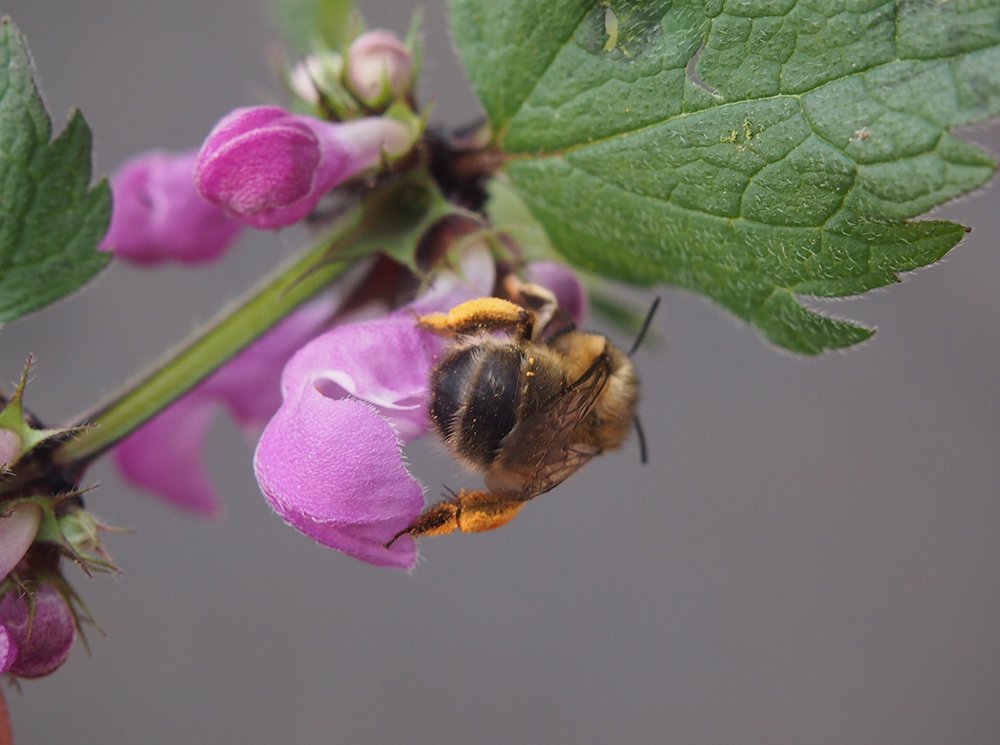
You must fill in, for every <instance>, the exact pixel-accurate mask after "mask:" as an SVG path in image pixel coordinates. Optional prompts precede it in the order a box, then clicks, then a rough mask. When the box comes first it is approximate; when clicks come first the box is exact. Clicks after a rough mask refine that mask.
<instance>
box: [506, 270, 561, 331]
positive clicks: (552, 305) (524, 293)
mask: <svg viewBox="0 0 1000 745" xmlns="http://www.w3.org/2000/svg"><path fill="white" fill-rule="evenodd" d="M503 289H504V292H505V293H506V294H507V297H509V298H510V299H511V300H513V301H514V302H515V303H517V304H518V305H520V306H521V307H523V308H527V309H528V310H530V311H532V312H533V313H534V314H535V329H536V330H539V331H544V330H545V328H546V327H547V326H548V325H549V323H550V322H551V321H552V319H553V317H554V316H555V314H556V312H557V311H558V310H559V301H558V300H557V299H556V296H555V293H553V292H552V290H549V289H548V288H546V287H542V286H541V285H538V284H535V283H534V282H523V281H522V280H521V279H519V278H518V276H517V275H516V274H509V275H507V277H506V279H504V281H503Z"/></svg>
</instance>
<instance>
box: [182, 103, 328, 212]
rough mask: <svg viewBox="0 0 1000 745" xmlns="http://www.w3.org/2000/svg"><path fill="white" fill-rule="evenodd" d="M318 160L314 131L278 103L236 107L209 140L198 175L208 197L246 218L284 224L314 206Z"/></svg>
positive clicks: (200, 189)
mask: <svg viewBox="0 0 1000 745" xmlns="http://www.w3.org/2000/svg"><path fill="white" fill-rule="evenodd" d="M319 163H320V144H319V141H318V139H317V138H316V135H315V134H313V132H312V130H310V129H309V127H307V126H305V125H304V124H303V123H301V122H299V121H297V120H296V119H295V118H294V117H291V116H289V115H288V114H286V113H285V112H284V111H282V110H281V109H277V108H274V107H259V108H250V109H237V110H236V111H234V112H233V113H232V114H230V115H229V116H227V117H226V118H225V119H223V120H222V121H221V122H219V124H218V125H217V126H216V128H215V129H214V130H213V131H212V133H211V134H210V135H209V136H208V139H207V140H206V141H205V145H204V146H203V147H202V151H201V153H200V154H199V157H198V165H197V169H196V172H195V180H196V183H197V186H198V190H199V191H200V192H201V193H202V195H204V197H205V198H206V199H208V200H209V201H210V202H212V203H213V204H216V205H218V206H219V207H222V208H223V209H225V210H226V211H228V212H229V213H230V214H232V215H234V216H235V217H238V218H240V219H241V220H243V221H244V222H247V223H249V224H251V225H254V226H256V227H259V228H271V227H280V226H282V225H290V224H291V223H293V222H295V221H296V220H298V219H301V218H302V217H305V215H307V214H309V212H310V210H311V209H312V208H313V207H315V205H316V202H318V200H319V196H317V197H316V200H315V201H313V200H312V199H310V197H311V195H312V192H313V186H314V181H315V175H316V170H317V168H318V167H319ZM279 216H280V217H279Z"/></svg>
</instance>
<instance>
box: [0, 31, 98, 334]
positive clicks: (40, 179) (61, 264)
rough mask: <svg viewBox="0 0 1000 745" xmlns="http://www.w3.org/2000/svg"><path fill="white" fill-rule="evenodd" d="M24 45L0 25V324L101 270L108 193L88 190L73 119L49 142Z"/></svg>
mask: <svg viewBox="0 0 1000 745" xmlns="http://www.w3.org/2000/svg"><path fill="white" fill-rule="evenodd" d="M51 137H52V123H51V121H50V119H49V115H48V113H46V111H45V107H44V105H43V104H42V100H41V98H40V96H39V95H38V89H37V88H36V86H35V82H34V80H33V78H32V68H31V59H30V57H29V54H28V49H27V46H26V44H25V42H24V37H23V36H22V35H21V33H20V32H19V31H18V30H17V28H16V27H15V26H14V24H13V23H11V22H10V19H8V18H2V19H0V323H3V322H7V321H11V320H14V319H15V318H18V317H20V316H23V315H25V314H26V313H30V312H31V311H33V310H36V309H38V308H40V307H42V306H44V305H47V304H49V303H51V302H54V301H56V300H59V299H60V298H62V297H65V296H66V295H69V294H70V293H72V292H74V291H75V290H77V289H79V288H80V287H81V286H83V285H84V284H85V283H86V282H88V281H89V280H90V279H91V278H92V277H93V276H94V275H95V274H97V273H98V272H99V271H101V269H103V268H104V267H105V266H107V264H108V261H109V260H110V255H109V254H105V253H101V252H99V251H98V250H97V245H98V243H100V241H101V239H102V238H103V237H104V234H105V233H106V232H107V229H108V221H109V219H110V216H111V190H110V189H109V188H108V185H107V182H105V181H101V182H99V183H98V184H96V185H95V186H93V187H91V186H90V179H91V153H90V145H91V139H90V128H89V127H88V126H87V122H86V121H85V120H84V118H83V116H82V115H81V114H80V113H79V112H78V111H75V112H73V114H72V115H71V117H70V121H69V124H67V125H66V128H65V129H64V130H63V132H62V133H61V134H60V135H59V136H58V137H57V138H56V139H55V140H51Z"/></svg>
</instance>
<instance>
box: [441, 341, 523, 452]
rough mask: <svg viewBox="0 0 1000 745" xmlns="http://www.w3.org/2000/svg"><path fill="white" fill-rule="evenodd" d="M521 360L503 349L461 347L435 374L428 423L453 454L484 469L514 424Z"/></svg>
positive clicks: (517, 352)
mask: <svg viewBox="0 0 1000 745" xmlns="http://www.w3.org/2000/svg"><path fill="white" fill-rule="evenodd" d="M522 361H523V356H522V354H521V352H520V350H518V349H517V348H516V347H514V346H513V345H507V344H497V345H490V346H488V347H486V349H485V350H484V349H483V348H482V347H479V348H476V347H471V346H470V347H465V348H463V349H458V350H456V351H455V352H454V353H453V354H451V355H450V356H449V357H447V358H445V359H444V360H443V361H442V362H441V364H440V365H439V366H438V367H437V369H436V370H435V371H434V376H433V379H432V381H431V386H432V391H433V397H432V399H431V405H430V415H431V419H432V420H433V421H434V423H435V424H436V425H437V427H438V429H439V431H440V432H441V434H442V435H443V436H444V438H445V440H446V441H447V442H448V443H449V444H450V445H451V446H452V448H454V450H455V451H456V452H457V454H458V455H460V456H462V457H464V458H466V459H467V460H468V461H470V462H471V463H472V464H473V465H477V466H479V467H480V468H483V469H485V468H486V467H487V466H489V465H490V464H491V463H492V462H493V461H494V459H495V458H496V456H497V454H498V453H499V452H500V446H501V443H502V442H503V439H504V437H506V436H507V435H508V434H509V433H510V431H511V430H512V429H513V428H514V424H515V422H516V419H517V397H518V392H519V388H520V379H521V366H522Z"/></svg>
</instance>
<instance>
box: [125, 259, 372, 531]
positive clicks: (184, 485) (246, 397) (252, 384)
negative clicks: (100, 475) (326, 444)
mask: <svg viewBox="0 0 1000 745" xmlns="http://www.w3.org/2000/svg"><path fill="white" fill-rule="evenodd" d="M359 269H362V270H366V267H359ZM361 276H362V274H361V273H359V272H357V271H354V272H352V273H351V275H350V276H348V277H345V278H344V280H345V281H344V282H342V283H341V284H340V285H339V286H338V290H337V292H336V294H334V293H331V294H328V295H326V296H324V297H321V298H318V299H317V300H315V301H313V302H311V303H309V304H307V305H305V306H303V307H302V308H300V309H299V310H297V311H296V312H295V313H293V314H292V315H290V316H288V318H286V319H284V320H283V321H282V322H281V323H280V324H278V325H277V326H276V327H275V328H274V329H272V330H271V331H270V332H268V333H267V334H266V335H265V336H263V337H261V338H260V339H258V340H257V341H256V342H255V343H254V344H252V345H251V346H250V347H248V348H247V349H245V350H243V351H242V352H241V353H240V354H238V355H237V356H236V357H234V358H233V359H232V360H230V361H229V362H228V363H226V365H224V366H223V367H222V368H220V369H219V370H218V371H216V372H215V373H214V374H213V375H212V376H210V377H209V378H208V379H206V380H205V381H204V382H203V383H201V385H199V386H198V387H197V388H195V389H194V390H192V391H191V392H190V393H188V394H187V395H186V396H184V397H183V398H181V399H179V400H178V401H176V402H175V403H174V404H173V405H172V406H170V407H168V408H167V409H165V410H164V411H162V412H160V414H158V415H157V416H156V417H154V418H153V419H151V420H150V421H149V422H147V423H146V424H145V425H144V426H143V427H141V428H140V429H138V430H136V431H135V432H133V433H132V434H131V435H130V436H129V437H127V438H126V439H125V440H123V441H122V442H121V443H119V444H118V446H117V448H116V449H115V452H114V457H115V462H116V464H117V466H118V468H119V470H120V471H121V473H122V475H123V476H124V477H125V479H126V480H127V481H128V482H129V483H131V484H133V485H134V486H137V487H140V488H142V489H144V490H147V491H150V492H152V493H153V494H155V495H157V496H159V497H162V498H163V499H165V500H166V501H168V502H170V503H171V504H173V505H174V506H175V507H179V508H181V509H184V510H189V511H191V512H196V513H199V514H202V515H208V516H213V515H216V514H218V512H219V502H218V498H217V496H216V493H215V488H214V487H213V486H212V482H211V479H210V478H209V476H208V472H207V470H206V468H205V464H204V462H203V458H202V451H203V449H204V442H205V436H206V434H207V433H208V428H209V426H210V425H211V422H212V418H213V417H214V416H215V414H216V412H217V411H219V409H220V408H225V409H227V410H228V411H229V412H230V413H231V414H232V415H233V417H234V418H235V419H236V421H237V422H238V423H239V424H240V426H241V427H242V428H243V429H244V430H245V431H247V433H248V434H251V433H252V434H256V433H257V431H258V430H259V428H260V427H262V426H263V425H264V423H265V422H266V421H267V420H268V418H269V417H270V416H271V415H272V414H273V413H274V412H275V411H276V410H277V409H278V406H279V405H280V404H281V396H280V387H279V381H280V379H281V369H282V366H283V365H284V364H285V362H286V361H287V360H288V358H289V357H290V356H291V355H292V354H293V353H294V352H295V350H296V349H298V348H299V347H300V346H301V345H302V344H304V343H305V342H306V341H307V340H308V339H310V338H312V337H313V336H315V335H316V334H317V333H318V332H319V331H320V330H321V329H322V328H323V327H324V326H325V325H326V324H327V322H328V321H329V319H330V317H331V316H332V315H333V313H334V311H335V309H336V308H337V307H338V306H339V304H340V302H341V300H342V298H343V297H344V296H345V295H346V294H347V293H348V292H350V290H351V289H352V288H353V287H354V286H355V285H356V283H357V282H358V280H359V278H360V277H361Z"/></svg>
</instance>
